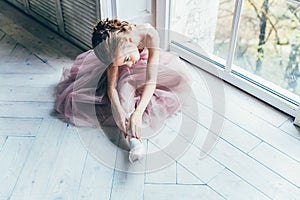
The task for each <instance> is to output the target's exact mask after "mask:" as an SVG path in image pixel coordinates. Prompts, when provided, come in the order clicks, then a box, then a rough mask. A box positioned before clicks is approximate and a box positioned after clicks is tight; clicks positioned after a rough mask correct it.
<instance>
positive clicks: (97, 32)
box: [92, 18, 134, 65]
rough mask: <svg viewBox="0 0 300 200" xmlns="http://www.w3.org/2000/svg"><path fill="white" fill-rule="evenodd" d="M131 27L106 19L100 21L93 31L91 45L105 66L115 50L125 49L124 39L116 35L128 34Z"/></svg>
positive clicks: (121, 22) (116, 20)
mask: <svg viewBox="0 0 300 200" xmlns="http://www.w3.org/2000/svg"><path fill="white" fill-rule="evenodd" d="M132 26H134V25H131V24H129V23H128V22H127V21H120V20H118V19H111V20H109V19H108V18H107V19H106V20H101V21H99V22H98V24H97V25H96V26H95V27H94V29H93V36H92V45H93V48H94V51H95V54H96V55H97V57H98V58H99V59H100V61H102V62H103V63H105V64H108V65H109V64H111V63H112V61H113V59H114V58H115V56H116V55H115V54H116V52H117V50H119V49H122V48H125V46H124V44H125V41H126V38H125V37H122V36H120V35H118V33H121V32H130V31H131V30H132Z"/></svg>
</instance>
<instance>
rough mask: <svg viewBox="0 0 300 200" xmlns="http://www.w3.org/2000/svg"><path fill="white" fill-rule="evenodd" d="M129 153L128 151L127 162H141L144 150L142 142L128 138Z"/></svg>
mask: <svg viewBox="0 0 300 200" xmlns="http://www.w3.org/2000/svg"><path fill="white" fill-rule="evenodd" d="M129 143H130V151H129V161H130V162H131V163H134V162H135V161H137V160H141V159H143V158H144V155H145V149H144V144H143V143H142V141H140V140H138V139H136V138H130V140H129Z"/></svg>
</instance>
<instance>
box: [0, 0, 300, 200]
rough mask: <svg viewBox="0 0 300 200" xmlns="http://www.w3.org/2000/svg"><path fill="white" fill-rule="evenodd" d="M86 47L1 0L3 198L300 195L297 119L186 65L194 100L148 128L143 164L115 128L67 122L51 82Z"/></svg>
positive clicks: (103, 199)
mask: <svg viewBox="0 0 300 200" xmlns="http://www.w3.org/2000/svg"><path fill="white" fill-rule="evenodd" d="M81 52H82V50H80V49H78V48H77V47H75V46H74V45H72V44H70V43H69V42H67V41H65V40H64V39H63V38H62V37H60V36H58V35H57V34H55V33H54V32H52V31H50V30H49V29H47V28H46V27H45V26H42V25H41V24H39V23H37V22H36V21H34V20H33V19H32V18H30V17H28V16H26V15H24V14H23V13H22V12H20V11H19V10H17V9H16V8H14V7H13V6H12V5H10V4H9V3H7V2H6V1H0V57H1V59H0V83H1V84H0V200H2V199H3V200H7V199H10V200H41V199H47V200H48V199H67V200H69V199H70V200H73V199H82V200H83V199H84V200H99V199H101V200H106V199H110V200H120V199H129V200H140V199H141V200H142V199H144V200H152V199H157V200H161V199H174V200H177V199H178V200H182V199H187V200H195V199H197V200H198V199H200V200H201V199H204V200H210V199H213V200H215V199H234V200H235V199H276V200H277V199H284V200H285V199H287V200H290V199H291V200H292V199H295V200H296V199H299V196H300V178H299V175H298V174H299V169H300V153H299V152H300V129H299V128H298V127H296V126H294V125H293V123H292V121H293V120H292V118H291V117H290V116H288V115H286V114H284V113H282V112H280V111H278V110H277V109H275V108H273V107H271V106H269V105H267V104H266V103H263V102H261V101H259V100H258V99H255V98H253V97H252V96H250V95H248V94H246V93H244V92H243V91H240V90H239V89H237V88H235V87H234V86H232V85H228V84H227V83H225V82H223V81H221V80H219V79H217V78H216V77H214V76H212V75H210V74H208V73H206V72H203V71H201V70H199V69H197V68H195V67H194V66H191V65H190V64H188V63H187V65H188V68H187V70H188V71H190V72H191V73H192V77H193V84H192V89H193V91H194V94H195V95H194V96H190V97H189V98H188V99H189V105H193V106H187V107H185V108H186V109H184V111H183V112H182V113H179V114H177V115H176V116H175V117H173V118H170V119H168V120H166V123H165V124H163V126H162V127H161V129H159V131H157V132H155V134H153V135H151V133H152V132H151V131H150V132H149V133H148V132H147V134H149V135H148V136H147V137H145V138H143V142H144V144H145V148H146V152H147V154H146V156H145V158H144V159H143V160H142V161H140V162H137V163H134V164H131V163H129V161H128V151H127V150H123V149H122V148H118V147H117V146H116V144H118V142H122V144H123V143H124V141H123V140H120V137H119V132H118V130H116V129H115V128H113V127H110V128H108V127H106V128H103V130H104V131H105V133H106V135H105V134H101V131H100V129H92V128H80V129H79V128H76V127H73V126H71V125H69V124H67V123H65V122H64V121H63V120H61V119H60V118H59V117H58V116H57V115H55V114H54V113H53V105H54V99H55V86H56V84H57V83H58V81H59V80H60V78H61V71H62V69H63V67H70V66H71V64H72V62H73V61H74V59H75V57H76V56H77V55H78V54H80V53H81ZM209 84H211V85H210V86H220V87H221V89H222V90H223V92H224V93H223V94H222V93H216V92H215V91H213V90H211V88H210V87H208V86H209ZM219 89H220V88H219ZM213 92H215V93H216V94H215V93H213ZM212 97H214V98H217V100H218V101H215V102H214V103H213V101H212ZM183 125H184V126H183ZM183 127H184V128H183ZM174 144H176V145H174ZM121 146H123V148H125V145H124V144H123V145H121ZM205 153H207V154H205ZM103 155H106V156H107V157H106V158H105V159H106V160H101V159H102V158H104V157H103ZM101 156H102V157H101ZM161 163H164V165H162V164H161Z"/></svg>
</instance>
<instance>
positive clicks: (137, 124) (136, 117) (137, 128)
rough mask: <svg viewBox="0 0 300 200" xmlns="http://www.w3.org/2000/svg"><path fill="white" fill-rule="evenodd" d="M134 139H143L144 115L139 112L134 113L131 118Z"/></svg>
mask: <svg viewBox="0 0 300 200" xmlns="http://www.w3.org/2000/svg"><path fill="white" fill-rule="evenodd" d="M129 127H130V130H131V133H132V137H135V138H137V139H141V130H142V114H141V113H139V112H136V111H135V112H133V113H132V115H131V117H130V124H129Z"/></svg>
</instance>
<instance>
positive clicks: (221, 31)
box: [170, 0, 235, 65]
mask: <svg viewBox="0 0 300 200" xmlns="http://www.w3.org/2000/svg"><path fill="white" fill-rule="evenodd" d="M234 2H235V1H234V0H220V1H203V0H173V1H172V6H171V18H170V19H171V20H170V29H171V34H170V37H171V41H175V42H177V43H180V44H182V45H184V46H185V47H188V48H190V49H193V50H196V51H199V52H200V53H201V49H202V50H205V53H206V56H209V57H213V60H216V61H217V62H219V63H221V64H223V65H224V64H225V59H226V57H227V54H228V47H229V45H228V44H229V39H230V33H231V24H232V19H233V10H234ZM197 47H200V48H201V49H200V48H197Z"/></svg>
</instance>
